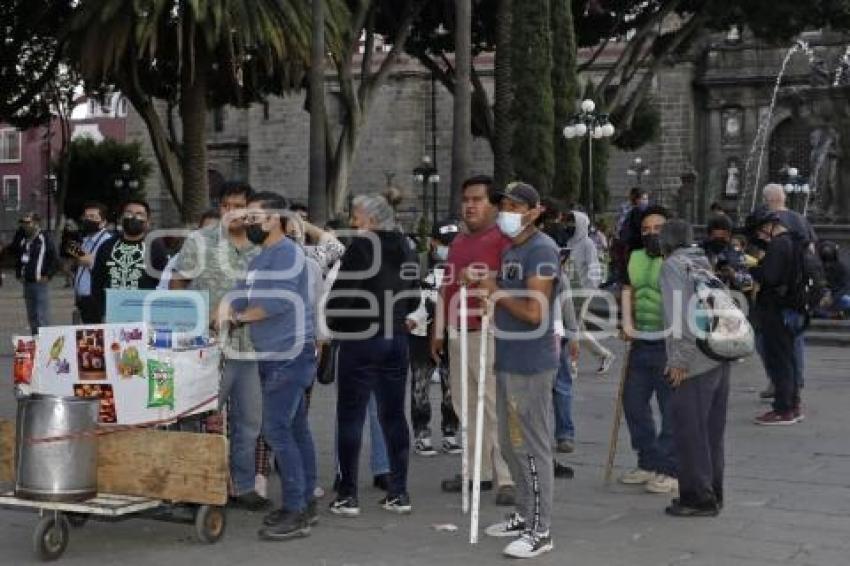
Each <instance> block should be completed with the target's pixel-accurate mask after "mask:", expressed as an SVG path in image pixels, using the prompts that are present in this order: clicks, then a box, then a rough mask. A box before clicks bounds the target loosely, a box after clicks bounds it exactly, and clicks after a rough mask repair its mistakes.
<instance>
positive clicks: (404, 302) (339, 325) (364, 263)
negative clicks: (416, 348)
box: [326, 231, 420, 334]
mask: <svg viewBox="0 0 850 566" xmlns="http://www.w3.org/2000/svg"><path fill="white" fill-rule="evenodd" d="M374 234H375V235H376V236H377V238H378V240H379V241H380V243H381V249H380V252H381V256H380V257H378V258H375V257H374V254H375V249H374V246H373V245H372V241H371V240H370V239H369V238H366V237H360V236H358V237H355V238H352V239H351V242H350V244H349V246H348V248H347V249H346V251H345V254H344V255H343V256H342V259H341V260H340V268H339V273H338V275H337V278H336V281H335V282H334V285H333V288H332V289H331V294H330V295H329V298H328V303H327V309H326V312H327V314H328V328H330V329H331V330H332V331H334V332H342V333H354V332H366V331H368V330H369V329H370V327H371V328H373V329H375V330H376V331H377V332H378V333H379V334H383V333H384V332H387V331H391V332H392V333H396V332H406V331H407V330H406V326H405V319H406V317H407V315H408V314H409V313H411V312H413V311H414V310H416V307H417V306H418V304H419V299H420V297H419V291H418V286H419V284H418V280H417V274H418V271H419V264H418V261H417V257H416V254H415V252H414V250H413V249H412V248H411V246H410V244H409V243H408V241H407V238H406V237H405V236H404V234H402V233H401V232H395V231H378V232H374ZM405 264H406V267H405V268H404V269H403V267H402V266H405ZM370 268H371V271H376V272H375V273H374V274H371V275H370V274H368V273H366V274H364V275H367V276H366V277H362V276H357V275H356V273H357V272H365V271H367V270H370ZM352 291H354V292H357V293H360V294H364V293H365V294H368V295H369V296H371V297H374V302H371V301H370V299H368V298H366V297H362V296H360V297H352V296H350V295H346V293H350V292H352ZM372 306H377V309H374V308H371V307H372ZM339 311H350V312H349V313H347V315H345V314H344V315H342V316H340V314H341V313H339ZM370 311H371V312H370ZM335 314H336V316H334V315H335Z"/></svg>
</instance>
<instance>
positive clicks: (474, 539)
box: [469, 314, 489, 544]
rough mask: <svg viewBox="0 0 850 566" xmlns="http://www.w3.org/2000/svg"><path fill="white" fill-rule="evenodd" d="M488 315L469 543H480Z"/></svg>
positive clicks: (482, 351)
mask: <svg viewBox="0 0 850 566" xmlns="http://www.w3.org/2000/svg"><path fill="white" fill-rule="evenodd" d="M488 325H489V321H488V316H487V315H486V314H485V315H484V316H483V317H482V319H481V347H480V350H479V351H480V353H479V356H478V395H477V400H476V406H475V459H474V460H473V468H472V516H471V517H470V522H469V544H477V543H478V512H479V509H480V507H481V457H482V446H481V445H482V444H483V443H484V390H485V385H486V381H487V342H488V338H489V337H488V334H487V327H488Z"/></svg>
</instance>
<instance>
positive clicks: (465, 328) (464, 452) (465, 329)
mask: <svg viewBox="0 0 850 566" xmlns="http://www.w3.org/2000/svg"><path fill="white" fill-rule="evenodd" d="M466 301H467V289H466V285H461V286H460V446H461V456H460V462H461V463H460V482H461V484H460V498H461V503H460V505H461V510H462V512H463V514H464V515H465V514H467V513H469V438H468V434H467V433H468V430H467V429H468V426H469V411H468V410H467V400H468V399H469V384H468V383H467V382H466V380H467V378H468V374H469V348H468V344H467V339H468V337H469V321H468V320H467V316H468V314H469V308H468V305H467V302H466Z"/></svg>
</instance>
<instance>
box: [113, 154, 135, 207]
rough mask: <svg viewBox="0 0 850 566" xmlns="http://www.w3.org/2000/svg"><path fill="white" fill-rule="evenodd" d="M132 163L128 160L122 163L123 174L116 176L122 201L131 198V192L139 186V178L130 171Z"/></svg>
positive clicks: (116, 184) (116, 185)
mask: <svg viewBox="0 0 850 566" xmlns="http://www.w3.org/2000/svg"><path fill="white" fill-rule="evenodd" d="M130 170H131V167H130V164H129V163H127V162H126V161H125V162H124V163H122V164H121V174H120V175H119V176H118V177H116V178H115V188H116V189H118V190H119V191H121V201H122V202H123V201H126V200H127V199H129V198H130V194H131V193H132V192H133V191H135V190H136V189H138V188H139V180H138V179H136V177H134V176H133V175H132V173H131V172H130Z"/></svg>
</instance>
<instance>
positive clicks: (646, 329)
mask: <svg viewBox="0 0 850 566" xmlns="http://www.w3.org/2000/svg"><path fill="white" fill-rule="evenodd" d="M667 215H668V213H667V210H666V209H664V208H663V207H660V206H651V207H649V208H647V209H646V210H645V211H644V213H643V218H642V220H641V239H642V243H643V247H642V248H640V249H636V250H633V251H632V253H631V255H630V256H629V267H628V281H627V283H626V285H625V286H624V287H623V294H622V313H623V337H624V339H625V340H628V341H631V342H632V345H631V348H630V350H629V358H628V360H627V362H626V363H627V367H628V370H627V374H626V378H625V383H624V387H623V413H624V415H625V417H626V424H627V425H628V429H629V436H631V440H632V448H634V450H635V451H636V452H637V458H638V461H637V467H636V468H634V469H632V470H630V471H628V472H626V473H625V474H623V475H622V476H621V477H620V482H621V483H623V484H626V485H643V486H644V489H645V490H646V491H647V492H649V493H662V494H664V493H671V492H675V491H677V490H678V488H679V486H678V482H677V480H676V457H675V453H674V447H673V425H672V415H671V407H670V395H671V394H672V390H671V388H670V384H669V383H668V382H667V380H666V379H665V377H664V372H665V369H666V362H667V354H666V350H665V344H664V308H663V302H662V295H661V280H660V276H661V266H662V263H663V259H662V257H661V240H660V234H661V228H662V227H663V226H664V224H665V223H666V222H667ZM653 395H654V396H655V398H656V402H657V403H658V410H659V412H660V413H661V431H660V432H659V431H656V426H655V418H654V417H653V414H652V405H651V400H652V397H653Z"/></svg>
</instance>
